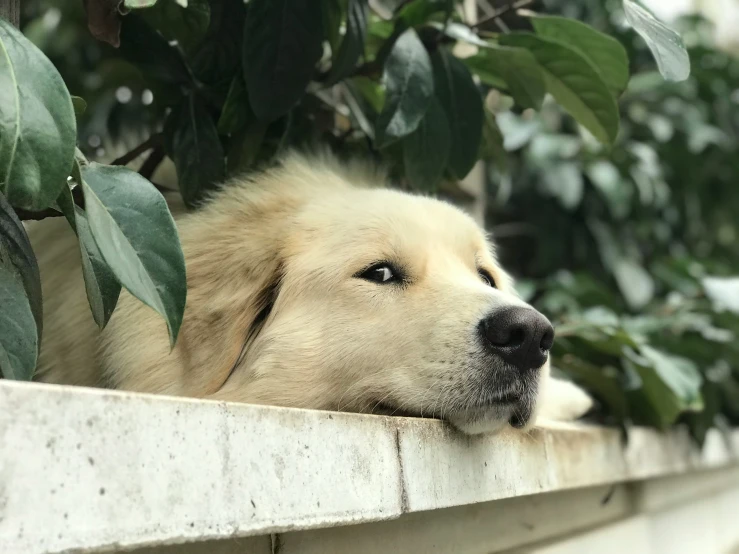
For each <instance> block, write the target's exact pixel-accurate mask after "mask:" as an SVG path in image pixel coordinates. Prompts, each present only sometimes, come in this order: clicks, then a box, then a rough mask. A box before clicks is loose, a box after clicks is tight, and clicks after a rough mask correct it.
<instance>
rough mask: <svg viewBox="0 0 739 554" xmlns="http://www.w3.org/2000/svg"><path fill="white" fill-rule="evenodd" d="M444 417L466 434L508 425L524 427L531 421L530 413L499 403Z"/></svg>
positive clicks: (493, 431) (476, 433)
mask: <svg viewBox="0 0 739 554" xmlns="http://www.w3.org/2000/svg"><path fill="white" fill-rule="evenodd" d="M446 419H447V421H449V423H451V424H452V425H453V426H454V427H456V428H457V429H459V430H460V431H462V432H463V433H465V434H466V435H481V434H492V433H497V432H499V431H502V430H503V429H504V428H506V427H508V426H511V427H514V428H516V429H526V428H528V427H529V426H530V425H531V424H532V423H533V421H532V420H533V418H532V415H531V413H530V412H529V411H528V410H524V409H522V408H521V407H519V406H516V405H515V404H500V405H495V406H488V407H484V408H478V409H475V410H467V411H464V412H460V413H453V414H449V415H448V416H447V417H446Z"/></svg>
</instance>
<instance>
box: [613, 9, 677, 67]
mask: <svg viewBox="0 0 739 554" xmlns="http://www.w3.org/2000/svg"><path fill="white" fill-rule="evenodd" d="M624 12H625V13H626V21H628V22H629V24H630V25H631V26H632V27H633V28H634V30H635V31H636V32H637V33H639V34H640V35H641V37H642V38H643V39H644V41H645V42H646V43H647V46H648V47H649V49H650V50H651V51H652V55H653V56H654V58H655V60H657V67H658V68H659V72H660V73H661V74H662V76H663V77H664V78H665V79H668V80H670V81H684V80H685V79H687V78H688V77H689V76H690V57H689V56H688V51H687V50H686V49H685V45H684V44H683V41H682V39H681V38H680V35H678V34H677V33H676V32H675V31H673V30H672V29H670V28H669V27H668V26H667V25H665V24H664V23H662V22H661V21H659V20H658V19H657V18H655V17H654V16H653V15H652V14H651V13H649V12H648V11H647V10H646V9H644V8H643V7H641V6H640V5H639V4H637V3H636V2H634V1H633V0H624Z"/></svg>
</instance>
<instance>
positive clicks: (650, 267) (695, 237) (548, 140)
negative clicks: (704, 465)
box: [488, 0, 739, 439]
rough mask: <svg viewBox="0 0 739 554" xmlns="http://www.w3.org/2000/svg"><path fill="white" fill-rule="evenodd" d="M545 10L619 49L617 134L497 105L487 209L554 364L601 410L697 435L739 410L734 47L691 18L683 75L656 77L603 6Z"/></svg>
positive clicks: (555, 0) (738, 416)
mask: <svg viewBox="0 0 739 554" xmlns="http://www.w3.org/2000/svg"><path fill="white" fill-rule="evenodd" d="M565 4H566V5H565ZM549 8H550V9H552V10H556V11H560V13H565V14H566V15H568V16H571V17H576V18H578V19H583V20H589V21H593V22H598V23H599V25H600V27H601V29H602V30H604V31H605V32H607V33H608V34H609V35H611V36H614V37H615V38H618V39H619V40H620V42H621V43H622V44H624V45H625V46H626V47H627V48H628V51H629V58H630V60H631V67H632V72H633V73H634V74H635V75H634V76H633V77H632V78H631V80H630V83H629V86H628V88H627V90H626V91H625V93H624V94H623V96H622V97H621V98H620V101H619V104H620V108H621V114H622V117H621V132H620V135H619V139H618V141H617V143H616V144H615V145H614V147H613V148H609V149H606V148H602V147H601V146H600V145H598V144H597V143H595V142H594V141H593V140H591V139H590V138H589V137H586V136H583V135H582V134H581V133H579V132H578V130H577V129H575V128H573V127H572V125H571V124H570V122H569V121H568V120H567V119H566V118H563V117H562V114H561V111H560V110H559V109H558V108H557V107H556V106H554V105H552V104H551V103H547V104H546V105H545V106H544V108H543V109H542V110H541V111H540V112H539V114H523V115H521V114H518V115H517V114H514V113H512V112H510V111H506V112H504V113H501V114H500V115H499V117H498V121H499V124H500V126H501V128H502V131H503V135H504V136H505V138H506V149H507V150H508V158H507V164H508V167H509V173H508V174H507V175H500V174H499V173H498V172H497V171H493V175H491V177H492V178H491V181H490V188H489V191H488V192H489V194H490V196H491V198H493V200H492V201H491V202H490V203H489V205H488V220H489V222H490V225H491V227H492V229H493V233H494V234H497V235H498V242H499V245H500V252H501V253H502V255H503V262H504V263H505V264H507V266H508V267H510V268H513V270H514V273H516V274H518V275H521V276H525V277H526V279H525V280H524V282H522V283H521V287H522V291H523V292H524V293H525V295H526V297H527V298H529V299H531V300H533V302H534V303H535V304H536V305H537V306H538V307H539V308H540V309H542V310H543V311H544V312H545V313H547V314H548V315H551V316H554V317H555V318H556V319H557V320H558V321H559V323H560V324H559V326H558V340H557V341H556V344H555V352H554V363H555V365H556V366H557V367H558V368H559V369H560V370H562V371H563V372H565V373H566V374H568V375H570V376H571V377H573V378H574V379H575V380H576V381H579V382H581V383H583V384H584V385H585V386H587V387H588V388H589V389H590V390H591V391H592V392H593V393H594V394H595V395H596V397H597V398H598V400H599V401H600V403H601V406H600V412H601V415H602V416H604V417H605V418H607V419H608V420H611V421H614V420H615V421H625V422H627V423H628V422H634V423H638V424H648V425H654V426H658V427H661V428H664V427H667V426H669V425H671V424H673V423H675V422H676V421H683V422H686V423H688V424H689V425H690V428H691V431H692V432H693V434H694V435H695V436H696V438H698V439H702V438H703V437H704V435H705V431H706V430H707V428H708V427H711V426H714V425H718V426H724V425H726V424H728V423H734V424H736V423H737V421H739V386H737V385H738V384H739V357H737V348H736V346H735V343H736V336H737V335H736V333H737V332H738V331H739V306H737V302H736V300H735V299H737V298H739V281H737V280H735V279H734V280H732V279H731V276H732V275H737V274H739V244H738V243H737V241H736V233H737V227H736V223H735V221H736V215H735V214H736V213H737V210H739V189H737V187H736V186H734V183H733V181H734V179H735V178H736V176H737V175H739V165H737V159H736V156H735V154H734V153H735V151H736V148H737V130H739V114H738V113H737V110H736V108H735V105H736V104H735V102H736V93H734V96H733V97H732V91H736V90H737V89H739V60H736V59H732V58H731V57H729V56H728V55H726V54H724V53H722V52H717V51H715V50H713V49H711V47H710V43H709V39H708V33H707V31H708V29H707V27H706V25H705V23H704V22H702V21H699V20H694V19H690V20H684V21H683V22H682V27H684V29H685V37H686V41H688V45H689V49H688V50H689V54H690V58H691V65H692V68H693V71H692V75H691V77H690V79H688V80H687V81H685V82H682V83H679V84H676V83H671V82H665V81H664V80H663V79H662V78H660V76H659V75H658V74H656V73H655V72H654V71H653V60H652V57H651V55H650V51H649V49H648V46H647V45H646V44H644V43H641V42H635V41H633V40H632V35H631V33H630V32H625V31H624V30H623V28H621V27H620V26H619V25H618V24H617V21H618V20H617V18H616V17H615V16H616V15H617V12H616V11H615V10H613V9H611V8H612V6H610V7H609V6H603V3H601V2H595V1H592V2H583V3H581V4H579V5H578V6H573V5H572V4H571V3H565V2H562V1H560V0H552V1H551V2H550V5H549ZM544 206H545V207H546V209H544ZM496 231H497V232H496ZM732 299H733V300H734V301H733V303H732ZM645 348H646V350H645ZM655 352H656V353H657V354H656V356H655ZM675 357H677V359H675ZM655 375H656V376H658V377H659V379H654V378H653V377H654V376H655ZM696 376H698V377H699V379H698V380H696ZM698 392H699V393H700V394H699V395H698V394H697V393H698Z"/></svg>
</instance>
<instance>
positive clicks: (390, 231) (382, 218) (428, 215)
mask: <svg viewBox="0 0 739 554" xmlns="http://www.w3.org/2000/svg"><path fill="white" fill-rule="evenodd" d="M311 215H312V217H313V218H314V223H316V224H324V225H326V227H325V229H326V231H327V232H329V233H332V234H333V233H335V232H337V231H340V232H341V233H342V235H343V236H344V238H346V239H352V238H353V239H357V240H372V241H383V240H390V241H400V240H402V241H403V242H405V243H414V242H428V241H431V242H434V243H435V244H437V245H438V246H439V247H442V246H444V245H446V246H448V247H451V248H454V249H462V250H465V251H471V252H473V253H474V252H478V251H479V252H480V254H481V255H482V254H483V251H485V252H487V251H488V250H489V246H488V243H487V240H486V237H485V234H484V232H483V231H482V229H480V227H479V226H478V225H477V224H476V223H475V221H474V220H473V219H472V218H471V217H470V216H468V215H467V214H465V213H464V212H463V211H462V210H460V209H458V208H456V207H454V206H452V205H451V204H448V203H446V202H443V201H440V200H436V199H434V198H429V197H424V196H418V195H412V194H408V193H404V192H401V191H397V190H392V189H354V190H352V191H351V192H350V193H348V194H342V195H340V197H339V198H327V199H326V202H325V203H323V208H322V209H320V210H318V212H317V213H313V214H311Z"/></svg>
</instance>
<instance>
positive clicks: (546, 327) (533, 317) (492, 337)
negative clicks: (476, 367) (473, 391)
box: [480, 307, 554, 371]
mask: <svg viewBox="0 0 739 554" xmlns="http://www.w3.org/2000/svg"><path fill="white" fill-rule="evenodd" d="M480 331H481V333H482V338H483V341H484V342H486V343H487V346H488V348H490V349H492V350H493V352H495V354H497V355H498V356H500V357H501V358H503V359H504V360H505V361H506V362H508V363H510V364H512V365H513V366H515V367H517V368H518V369H519V370H521V371H527V370H530V369H534V368H537V367H541V366H542V365H544V362H546V361H547V356H548V355H549V350H550V349H551V348H552V344H553V343H554V328H553V327H552V324H551V323H549V320H548V319H547V318H546V317H544V316H543V315H542V314H540V313H539V312H537V311H536V310H534V309H532V308H521V307H510V308H505V309H502V310H498V311H496V312H494V313H493V314H492V315H490V316H489V317H487V318H486V319H484V320H482V322H481V324H480Z"/></svg>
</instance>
